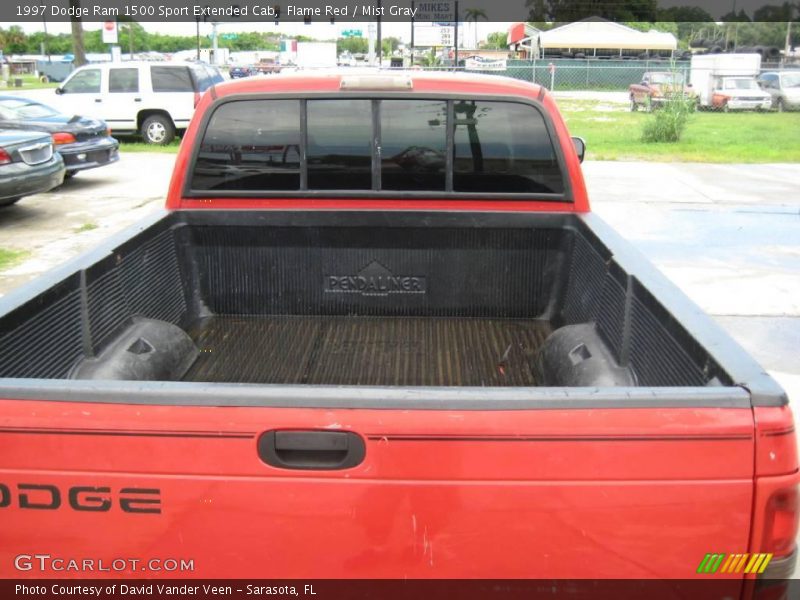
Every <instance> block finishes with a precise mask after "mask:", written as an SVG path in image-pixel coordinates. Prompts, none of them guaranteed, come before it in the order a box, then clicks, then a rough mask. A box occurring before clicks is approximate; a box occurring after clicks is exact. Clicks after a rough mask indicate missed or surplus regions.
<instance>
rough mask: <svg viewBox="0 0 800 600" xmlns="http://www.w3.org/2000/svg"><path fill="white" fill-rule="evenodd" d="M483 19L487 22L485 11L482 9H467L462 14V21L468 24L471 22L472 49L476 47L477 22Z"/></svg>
mask: <svg viewBox="0 0 800 600" xmlns="http://www.w3.org/2000/svg"><path fill="white" fill-rule="evenodd" d="M481 19H483V20H484V21H488V20H489V17H488V16H487V15H486V11H485V10H483V9H482V8H468V9H467V10H466V12H465V13H464V20H465V21H466V22H467V23H469V22H470V21H472V28H473V31H474V33H473V40H472V47H473V48H477V47H478V21H480V20H481Z"/></svg>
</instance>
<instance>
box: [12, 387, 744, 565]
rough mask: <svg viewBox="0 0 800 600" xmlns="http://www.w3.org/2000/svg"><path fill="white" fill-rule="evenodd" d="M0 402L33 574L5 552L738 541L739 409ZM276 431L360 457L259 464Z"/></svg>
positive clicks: (231, 554) (671, 547) (675, 550)
mask: <svg viewBox="0 0 800 600" xmlns="http://www.w3.org/2000/svg"><path fill="white" fill-rule="evenodd" d="M351 389H353V390H354V388H351ZM378 389H379V388H360V390H359V393H370V390H372V391H374V390H378ZM341 391H342V388H340V392H341ZM343 393H345V394H346V393H347V388H344V392H343ZM353 393H354V394H355V393H356V392H355V391H354V392H353ZM406 393H408V394H409V395H411V394H413V393H420V394H424V393H425V392H424V388H417V390H416V392H415V391H414V390H413V389H412V390H406ZM732 393H736V392H735V391H733V392H732ZM742 394H744V392H743V391H742ZM3 404H4V410H3V413H2V417H0V500H1V502H0V513H4V518H3V529H4V532H3V538H4V543H3V544H2V547H1V548H0V576H3V577H9V576H16V577H19V576H23V577H24V576H30V577H40V576H42V574H43V573H42V572H41V571H37V570H36V569H33V570H30V571H26V572H19V571H16V570H15V569H14V566H13V565H14V557H15V556H17V555H19V554H33V553H35V552H46V553H47V554H49V555H51V556H52V557H62V558H65V559H69V558H74V559H83V558H94V559H98V560H99V559H102V560H104V561H106V563H107V564H110V563H111V561H112V560H113V559H115V558H120V557H123V558H136V559H141V560H147V559H151V558H156V557H157V558H165V557H168V558H175V559H189V560H192V561H193V566H194V570H193V571H192V572H186V573H179V572H173V573H169V575H171V576H192V577H203V578H216V577H282V578H287V577H298V578H307V577H314V578H335V577H341V576H349V577H380V578H403V577H408V578H425V577H453V578H464V577H484V578H517V577H524V578H536V577H547V578H574V577H586V578H594V577H598V578H603V577H610V578H614V577H629V578H687V577H692V576H694V575H695V570H696V569H697V566H698V564H699V563H700V561H701V560H702V558H703V556H704V555H705V554H706V553H708V552H711V551H715V549H719V548H723V549H727V550H728V551H732V552H733V551H740V552H746V551H747V549H748V536H749V533H750V521H751V510H752V494H753V455H754V440H753V416H752V411H751V409H749V408H680V407H676V408H670V407H663V408H586V407H584V408H580V409H575V408H571V409H567V408H566V407H565V408H564V409H560V408H546V409H541V410H455V409H452V410H451V409H443V410H398V409H386V410H371V409H326V408H268V407H224V408H222V407H208V406H206V407H203V406H175V405H172V406H167V405H161V406H156V405H134V404H102V403H90V402H68V403H67V402H52V401H26V400H7V401H4V402H3ZM276 430H288V431H290V432H298V431H299V432H306V431H323V432H352V433H353V434H354V435H355V436H356V437H357V439H359V440H363V442H364V449H365V453H364V455H363V458H360V457H356V460H361V462H360V463H359V464H357V465H355V466H352V467H350V468H344V469H333V470H325V467H326V462H325V461H326V460H327V459H326V458H325V456H324V454H325V453H324V452H322V453H321V454H320V453H318V452H311V453H309V454H307V455H306V456H305V459H309V458H310V461H309V460H305V459H304V458H303V456H304V455H303V452H302V451H298V452H295V453H294V454H293V453H292V452H291V451H289V452H288V453H286V454H284V458H285V459H286V461H287V464H289V465H292V464H295V465H296V466H298V467H300V468H278V467H274V466H270V465H268V464H267V463H266V462H265V451H267V450H272V449H274V450H275V451H276V452H278V453H280V451H281V450H280V448H272V443H273V442H274V440H275V439H277V438H271V437H269V436H266V437H265V433H266V432H274V431H276ZM301 437H302V436H301ZM276 444H277V443H276ZM333 445H334V446H335V445H336V444H335V443H334V444H333ZM357 445H358V444H352V438H351V447H353V448H354V447H355V446H357ZM339 449H340V450H341V448H339ZM318 450H319V449H318ZM348 451H349V450H348ZM298 456H299V457H300V458H299V459H297V457H298ZM296 459H297V462H296V463H295V460H296ZM315 460H316V461H318V462H317V463H314V461H315ZM309 464H312V465H313V464H316V465H317V468H310V469H309V468H307V467H308V465H309ZM302 465H305V467H302ZM131 496H133V497H135V498H136V501H135V502H133V503H131V502H127V503H126V499H128V500H129V499H130V498H131ZM131 508H133V509H134V510H131ZM142 509H144V510H143V511H142ZM654 527H657V529H658V535H654V531H655V530H654ZM31 532H36V536H35V538H31ZM34 540H35V541H34ZM137 570H138V569H137ZM49 574H50V575H58V574H59V573H53V572H51V573H49ZM105 574H108V573H97V572H76V573H69V575H71V576H88V577H91V576H98V575H105ZM111 574H112V575H113V574H117V575H122V574H125V575H136V576H154V575H159V573H152V572H149V573H139V572H136V571H131V570H130V569H128V568H126V569H124V570H122V572H115V571H113V570H112V572H111Z"/></svg>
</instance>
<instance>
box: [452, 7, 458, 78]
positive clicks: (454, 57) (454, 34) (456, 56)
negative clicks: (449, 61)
mask: <svg viewBox="0 0 800 600" xmlns="http://www.w3.org/2000/svg"><path fill="white" fill-rule="evenodd" d="M455 10H456V12H455V15H453V16H454V17H455V19H456V29H455V32H454V33H453V42H454V43H455V52H454V53H453V67H455V68H456V69H458V0H456V9H455Z"/></svg>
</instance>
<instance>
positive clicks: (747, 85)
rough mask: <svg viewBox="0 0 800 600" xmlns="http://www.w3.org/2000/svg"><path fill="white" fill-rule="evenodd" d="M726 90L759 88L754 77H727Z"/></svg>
mask: <svg viewBox="0 0 800 600" xmlns="http://www.w3.org/2000/svg"><path fill="white" fill-rule="evenodd" d="M723 87H724V89H726V90H754V89H758V85H757V84H756V82H755V80H754V79H726V80H725V85H724V86H723Z"/></svg>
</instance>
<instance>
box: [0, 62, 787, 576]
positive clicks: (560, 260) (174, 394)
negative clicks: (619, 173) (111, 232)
mask: <svg viewBox="0 0 800 600" xmlns="http://www.w3.org/2000/svg"><path fill="white" fill-rule="evenodd" d="M576 147H577V142H575V141H574V140H573V139H572V138H570V136H569V133H568V131H567V128H566V126H565V123H564V121H563V120H562V118H561V116H560V114H559V112H558V109H557V107H556V104H555V102H554V100H553V98H552V97H551V96H550V95H549V94H548V92H547V91H546V90H544V89H542V88H540V87H538V86H535V85H531V84H527V83H523V82H519V81H514V80H511V79H506V78H498V77H490V76H465V75H457V74H423V73H416V72H412V73H411V74H409V73H408V72H406V73H401V74H390V75H382V74H353V75H347V74H336V73H317V74H293V75H277V76H275V77H271V78H268V79H243V80H237V81H235V82H230V83H225V84H221V85H218V86H216V87H214V88H211V89H210V90H209V93H207V94H205V95H204V96H203V98H202V100H201V102H200V104H199V105H198V110H197V114H196V115H195V118H194V119H193V120H192V123H191V125H190V126H189V129H188V131H187V134H186V137H185V138H184V140H183V142H182V145H181V148H180V151H179V154H178V157H177V161H176V165H175V171H174V174H173V178H172V182H171V184H170V188H169V192H168V199H167V206H166V208H167V211H166V212H159V213H158V214H156V215H154V216H152V217H150V218H149V219H148V220H147V221H146V222H143V223H140V224H138V225H137V227H135V228H134V229H133V230H131V231H129V232H127V233H125V234H122V235H120V236H119V237H117V238H116V239H112V240H109V241H108V242H106V243H105V244H104V245H103V246H102V247H100V248H97V249H95V250H94V251H92V252H91V253H89V254H87V255H85V256H82V257H80V258H79V259H77V260H75V261H73V262H71V263H69V264H67V265H66V266H64V267H62V268H60V270H58V271H56V272H53V273H51V274H50V275H48V276H47V277H45V278H42V279H40V280H37V281H36V282H33V283H32V284H30V285H28V286H27V287H25V288H23V289H21V290H18V291H16V292H15V293H13V294H10V295H8V296H7V297H5V298H3V299H2V300H0V377H2V379H0V398H2V399H3V400H2V402H1V403H0V407H1V408H0V514H2V515H3V521H2V522H3V534H2V535H3V543H2V547H1V548H0V575H3V576H23V577H35V576H41V575H42V572H41V569H39V567H38V566H36V568H32V569H30V570H26V571H19V570H17V568H15V567H14V558H15V556H17V555H19V554H21V553H23V552H25V551H31V550H46V552H47V553H48V554H50V555H52V556H61V557H95V558H97V559H98V560H100V559H102V560H106V561H108V562H109V563H110V561H111V560H112V559H113V558H115V557H139V558H142V559H145V558H147V557H150V556H159V557H165V556H166V557H180V558H187V559H191V560H193V564H194V571H193V572H192V573H191V574H190V575H191V576H193V577H208V578H216V577H256V576H257V577H282V578H294V577H299V578H302V577H315V578H336V577H379V578H403V577H408V578H427V577H441V578H462V577H484V578H537V577H547V578H573V577H590V578H606V577H630V578H694V577H709V576H710V575H711V574H712V573H713V574H714V576H718V577H727V578H731V580H735V581H738V583H737V584H736V585H739V586H746V585H753V584H755V583H756V582H757V581H759V580H760V579H761V578H764V577H781V576H785V575H786V574H787V573H790V572H791V570H792V568H793V564H794V552H795V545H794V539H795V534H796V529H797V483H798V463H797V454H796V445H795V436H794V425H793V420H792V416H791V412H790V409H789V407H788V405H787V398H786V396H785V394H784V393H783V392H782V390H781V389H780V388H779V387H778V386H777V385H776V384H775V382H774V381H773V380H772V379H771V378H770V377H769V376H768V375H767V374H765V373H764V371H763V370H762V369H761V368H760V367H759V366H758V365H757V364H755V363H754V362H753V360H751V358H750V357H749V356H747V355H746V354H745V352H744V351H743V350H742V349H741V348H740V347H739V346H737V345H736V343H734V342H733V341H732V340H731V339H730V338H729V337H728V336H727V335H725V334H724V333H723V332H722V330H721V329H719V328H718V327H717V326H716V325H715V324H714V323H713V322H712V321H711V320H710V319H709V318H708V317H706V316H705V315H704V314H702V312H701V311H700V310H699V309H698V308H697V307H696V306H694V305H693V304H692V303H691V302H690V301H689V300H688V299H687V298H686V297H685V296H684V295H683V294H682V293H680V292H679V291H678V290H677V288H676V287H674V286H673V285H671V284H670V283H669V282H667V281H666V280H665V278H664V277H662V276H661V275H660V274H659V273H658V272H657V271H656V270H655V269H654V268H653V267H651V266H650V265H649V264H647V263H646V262H645V261H644V260H643V259H642V258H641V257H640V256H639V255H638V254H637V253H636V252H635V251H634V250H633V249H632V248H630V247H629V246H628V245H627V244H626V242H625V241H624V240H622V239H621V238H620V237H619V236H618V235H616V234H615V233H614V232H613V231H612V230H610V229H609V227H608V226H606V225H605V224H604V223H603V222H602V221H601V220H599V219H598V218H597V217H596V216H594V215H593V214H592V213H591V212H590V209H589V202H588V199H587V193H586V190H585V187H584V181H583V177H582V174H581V167H580V157H579V156H578V152H576ZM34 542H35V543H34ZM32 545H33V546H35V548H32V547H31V546H32ZM709 553H711V554H712V556H711V557H710V558H707V557H706V555H708V554H709ZM719 555H724V556H723V558H724V559H725V560H721V559H719ZM734 555H740V556H739V557H736V559H735V560H734V559H733V557H734ZM744 555H747V556H748V558H747V560H745V559H744V558H740V557H741V556H744ZM750 557H753V558H752V562H751V559H750ZM729 559H730V560H729ZM716 562H718V563H719V564H716V566H714V564H713V563H716ZM737 562H739V563H742V562H743V563H744V564H740V565H739V566H738V568H737ZM701 563H705V566H703V565H701ZM46 573H47V572H46ZM46 573H45V574H46ZM56 574H57V573H56ZM112 574H115V575H119V574H120V573H112ZM122 574H127V575H133V576H137V575H138V576H142V575H141V573H139V572H138V571H133V570H125V571H124V572H122ZM176 574H177V575H181V576H186V575H187V574H185V573H184V574H182V573H170V575H173V576H174V575H176ZM70 575H73V573H70ZM77 575H79V576H87V575H88V576H92V575H94V576H97V575H98V573H96V572H94V573H88V574H86V573H77ZM146 575H152V574H150V573H148V574H146ZM749 580H754V581H753V582H752V583H747V581H749ZM742 589H744V587H742Z"/></svg>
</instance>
